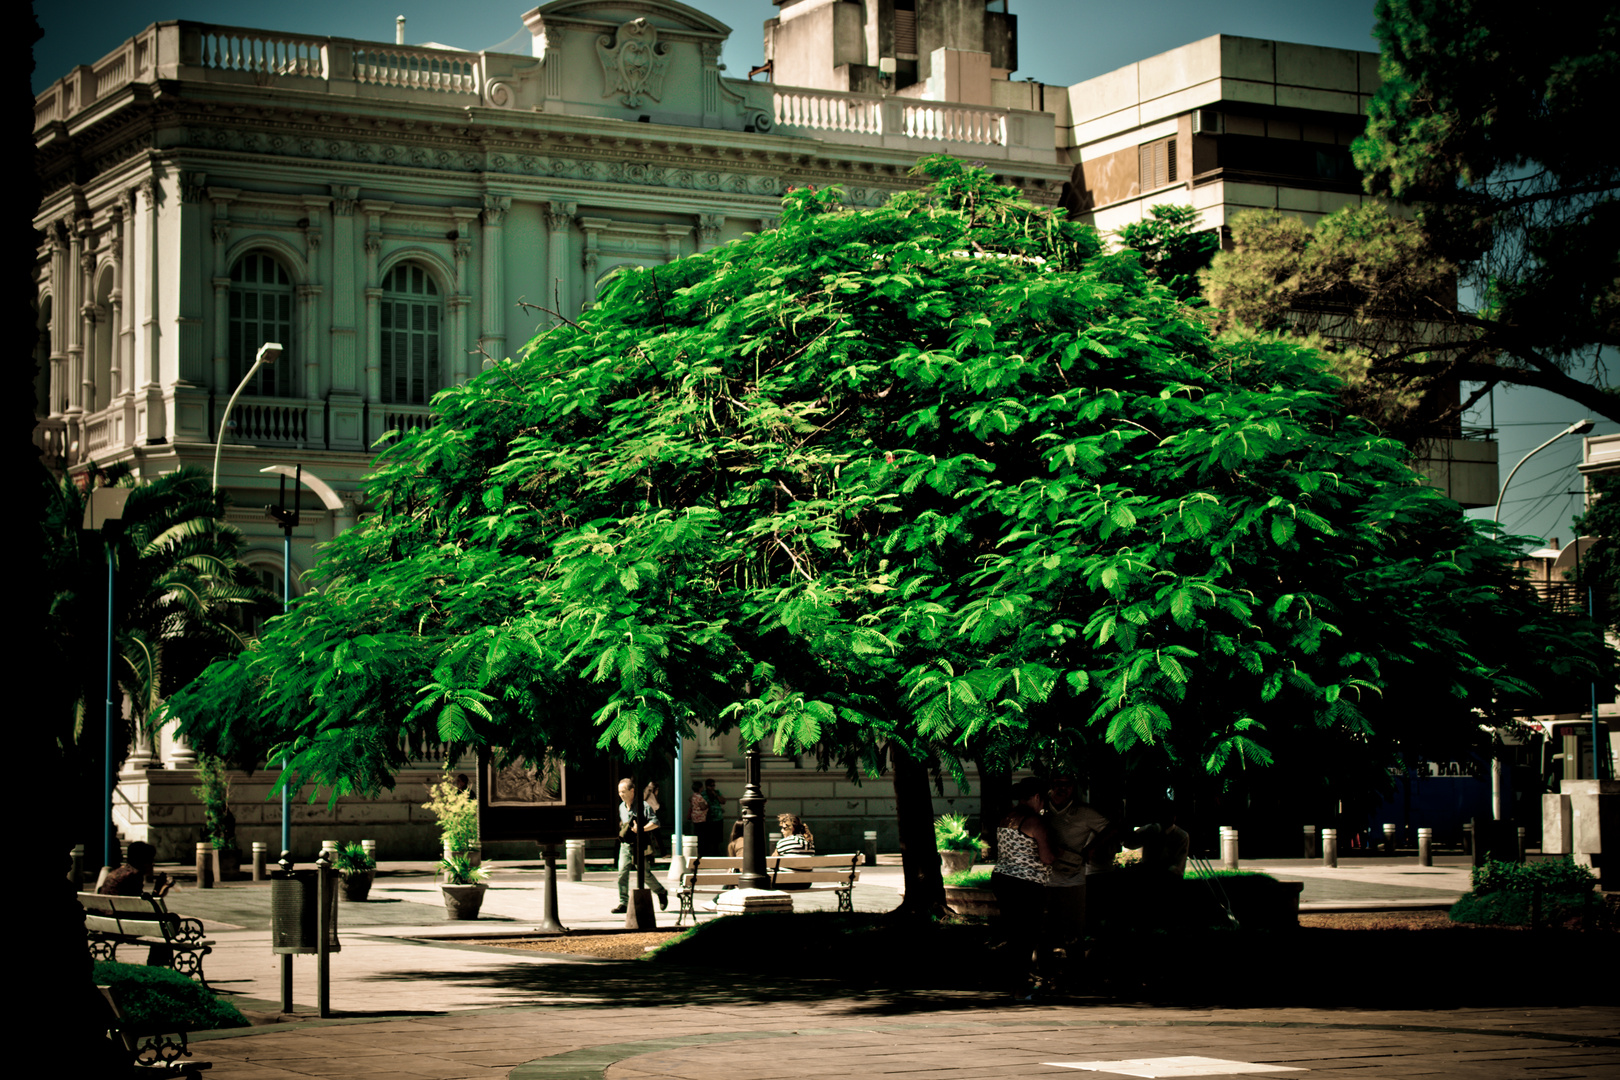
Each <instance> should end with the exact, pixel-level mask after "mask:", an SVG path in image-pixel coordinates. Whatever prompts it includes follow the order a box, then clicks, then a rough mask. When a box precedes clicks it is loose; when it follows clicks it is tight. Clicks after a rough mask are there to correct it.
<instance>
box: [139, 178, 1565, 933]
mask: <svg viewBox="0 0 1620 1080" xmlns="http://www.w3.org/2000/svg"><path fill="white" fill-rule="evenodd" d="M922 169H923V170H924V172H925V174H926V178H927V180H928V184H927V186H926V187H925V188H923V189H921V190H917V191H913V192H909V193H905V194H901V195H898V196H896V197H895V198H894V199H893V200H891V202H890V203H889V204H888V205H887V206H885V207H883V208H881V209H876V210H862V211H846V210H843V209H842V208H840V206H839V203H838V193H837V191H836V190H828V191H812V190H802V191H797V192H794V193H792V194H790V195H789V196H788V197H787V198H786V199H785V200H784V204H783V215H782V219H781V227H780V228H779V229H777V230H775V231H773V232H769V233H763V234H760V235H756V236H753V237H750V238H748V239H746V240H742V241H738V242H734V243H732V244H729V245H726V246H724V247H722V248H719V249H717V250H715V251H712V252H709V253H705V254H702V255H697V256H693V257H690V258H686V259H682V260H679V261H677V262H674V263H671V264H669V265H666V266H656V267H650V268H646V269H640V270H628V271H626V272H624V273H622V274H620V275H618V276H617V277H616V278H614V279H613V280H611V281H610V282H609V283H607V284H606V285H605V286H604V288H603V290H602V293H601V296H600V299H599V301H598V303H597V305H596V306H595V307H594V308H593V309H591V310H589V311H587V312H585V313H584V314H583V315H582V316H581V317H580V319H579V320H578V322H577V323H574V322H569V321H566V320H565V321H564V322H563V324H562V325H560V326H558V327H557V328H556V329H553V330H550V331H548V332H546V333H544V334H542V335H541V336H539V337H538V338H536V339H535V340H534V341H533V342H532V343H531V344H530V345H529V347H528V348H527V349H526V350H525V351H524V353H523V355H522V356H520V357H519V358H518V359H517V360H515V361H512V362H499V363H496V364H494V365H493V366H492V367H491V368H490V369H489V370H487V371H485V372H484V373H483V374H481V375H480V376H479V377H477V378H476V379H474V380H472V381H471V382H470V383H468V384H467V385H465V386H459V387H455V388H453V389H450V390H447V391H445V392H444V393H442V394H441V395H439V396H438V397H437V398H436V399H435V410H436V412H437V413H438V416H439V418H440V419H439V422H438V423H437V424H435V425H434V426H433V427H432V428H430V429H427V430H425V431H422V432H418V433H412V434H408V435H406V436H405V437H404V438H403V439H401V440H400V441H399V442H398V444H396V445H394V446H393V447H391V448H390V449H389V450H388V451H387V452H386V453H384V454H383V456H382V457H381V458H380V460H379V461H378V463H377V468H376V471H375V473H374V475H373V477H372V479H371V481H370V495H369V497H368V503H367V505H368V506H370V507H374V508H375V512H374V513H373V514H371V515H370V516H368V517H367V518H366V519H365V520H364V521H363V522H361V523H360V524H359V525H358V526H357V527H356V528H354V529H351V530H350V531H349V532H347V533H345V534H343V535H342V536H340V537H338V538H337V539H336V540H335V541H334V542H333V543H332V544H331V545H330V546H329V547H328V548H326V550H325V553H324V555H323V559H322V562H321V563H320V564H319V565H318V566H317V567H316V568H315V570H314V572H313V576H314V578H315V580H316V586H317V587H316V588H315V589H313V590H312V591H311V592H310V593H309V594H308V595H306V596H305V597H303V598H302V599H300V600H299V601H298V602H297V603H296V604H295V606H294V609H293V611H292V612H291V613H290V614H289V615H288V616H287V617H285V618H282V619H277V620H274V621H273V622H272V623H270V624H269V626H268V627H267V628H266V630H265V632H264V633H263V634H262V635H261V637H260V639H259V640H258V642H257V644H256V647H255V648H253V649H252V650H250V651H249V652H247V653H245V654H244V655H243V656H241V657H240V658H237V659H235V660H233V661H230V662H228V663H223V664H220V665H216V667H215V668H213V669H212V670H210V672H209V673H208V674H207V675H206V676H205V677H204V678H203V679H201V680H199V681H198V682H197V683H195V684H193V685H192V686H191V687H189V688H187V689H186V690H185V691H183V692H182V693H180V694H178V695H176V696H175V697H174V699H173V700H172V701H171V706H172V709H173V711H174V712H175V713H176V714H177V715H179V716H180V717H182V719H183V722H184V730H185V731H186V732H187V733H188V734H189V735H190V736H191V737H192V738H194V739H195V740H196V741H197V742H198V743H199V745H202V746H204V747H207V748H209V749H221V750H223V751H225V752H226V753H227V754H229V755H231V756H235V757H237V758H238V759H248V758H256V759H259V760H263V759H264V758H265V757H266V756H267V755H268V754H269V753H271V752H274V753H276V754H280V753H281V752H282V748H283V747H285V749H287V750H288V751H290V753H291V754H292V762H293V769H294V771H295V772H296V773H297V774H298V775H299V776H300V777H301V778H302V779H303V780H306V781H313V782H315V783H317V784H320V785H323V786H327V787H330V788H331V789H332V790H333V791H334V792H343V791H349V790H355V789H357V788H367V787H374V786H378V785H385V784H388V783H389V782H390V781H391V774H392V770H394V769H397V768H398V767H400V766H401V765H403V764H404V762H405V761H406V759H407V754H408V748H409V746H410V744H411V743H412V742H413V741H418V740H422V739H424V738H433V737H437V738H440V739H443V740H446V741H449V742H451V743H453V744H456V745H458V746H463V747H465V746H468V745H472V744H490V745H495V746H502V747H507V748H511V749H512V750H514V751H515V752H517V753H520V754H524V755H534V754H537V753H538V752H539V751H541V750H542V749H543V748H545V747H548V746H549V747H552V748H554V749H557V748H561V749H563V751H564V752H565V753H566V752H568V751H569V750H579V751H583V750H587V749H589V748H592V747H594V746H602V747H607V748H611V749H612V750H614V751H615V752H617V753H620V754H622V755H623V756H625V757H627V758H630V759H636V758H640V757H642V756H644V755H647V754H649V753H651V752H653V751H655V750H659V749H662V748H667V747H668V745H669V742H670V740H671V738H672V736H673V733H674V732H676V731H677V730H691V729H693V728H695V727H697V726H699V725H702V726H706V727H709V728H712V729H724V728H729V727H733V726H735V727H738V728H740V730H741V735H742V738H743V739H744V741H745V742H751V741H754V740H765V741H767V742H768V743H774V745H776V746H778V747H782V748H790V749H792V750H795V751H797V750H804V751H808V752H812V753H815V754H817V755H818V757H819V759H820V761H821V762H822V763H823V764H824V765H831V764H834V763H837V764H841V765H842V766H844V767H845V768H847V769H849V770H851V771H854V772H858V773H860V772H864V773H866V774H868V775H870V774H873V773H874V772H876V771H877V770H878V768H879V767H880V763H881V761H882V760H883V755H887V760H888V761H889V763H890V764H892V765H893V773H894V780H895V784H896V793H897V798H898V800H899V802H900V808H901V809H900V813H901V830H902V843H903V844H907V845H908V846H907V847H906V848H905V852H906V858H907V877H908V902H910V898H911V894H912V887H913V886H915V887H916V889H917V890H918V893H919V895H918V901H919V902H926V901H927V899H928V897H929V895H930V893H929V889H930V888H932V889H934V890H936V891H937V888H938V863H937V860H936V859H935V858H934V856H933V842H932V837H931V834H930V833H929V831H928V818H927V814H928V809H927V790H926V774H921V776H922V783H921V786H919V785H918V784H917V783H916V780H917V778H918V776H919V769H920V767H921V765H922V763H924V762H926V761H927V760H928V759H929V758H930V757H931V756H932V755H935V754H944V755H945V756H946V760H947V762H948V761H949V759H950V757H951V756H953V755H962V754H969V753H977V752H978V750H979V749H980V748H983V747H985V746H994V747H995V748H996V750H997V753H998V754H999V755H1000V756H1001V757H1002V758H1003V759H1004V760H1008V761H1010V762H1011V763H1012V764H1015V765H1024V764H1040V765H1043V766H1047V767H1055V768H1076V769H1079V770H1081V771H1085V770H1088V769H1089V770H1092V771H1097V770H1099V769H1102V768H1104V767H1105V766H1107V767H1113V766H1116V765H1118V764H1119V763H1120V762H1122V761H1127V760H1144V761H1151V762H1153V763H1155V767H1163V768H1166V769H1171V770H1180V772H1181V773H1182V774H1184V775H1189V776H1191V775H1199V776H1211V777H1214V778H1216V779H1217V781H1218V782H1224V781H1228V780H1233V779H1236V778H1240V777H1242V776H1243V775H1245V773H1246V771H1247V770H1251V769H1253V768H1255V767H1258V766H1262V765H1266V764H1269V763H1271V762H1273V761H1275V760H1278V759H1279V758H1287V759H1288V760H1290V762H1291V763H1293V764H1295V765H1300V766H1304V765H1305V763H1306V762H1307V761H1308V763H1309V764H1308V768H1310V769H1311V770H1313V771H1314V770H1318V769H1320V768H1321V767H1322V760H1321V755H1322V754H1323V753H1324V752H1325V751H1327V752H1329V757H1330V759H1331V761H1332V762H1333V763H1330V765H1329V769H1332V768H1334V767H1336V764H1344V763H1346V762H1350V761H1351V760H1352V759H1353V760H1354V763H1355V766H1357V767H1359V766H1365V765H1367V764H1368V763H1369V762H1373V761H1381V759H1380V758H1379V755H1383V754H1387V751H1388V749H1389V747H1390V746H1392V745H1394V744H1395V743H1396V742H1397V741H1398V740H1400V739H1406V738H1417V737H1419V736H1420V735H1434V736H1439V735H1446V736H1448V737H1462V738H1467V737H1468V733H1469V732H1474V731H1477V724H1478V715H1477V713H1476V712H1475V710H1478V709H1484V710H1486V711H1489V709H1490V707H1491V706H1490V702H1491V700H1492V697H1493V695H1494V694H1495V693H1496V692H1497V691H1499V690H1504V689H1509V688H1516V689H1530V688H1531V684H1533V683H1534V682H1535V681H1536V680H1537V679H1540V678H1542V677H1543V676H1549V677H1550V676H1551V675H1552V674H1555V673H1565V672H1568V671H1569V670H1571V669H1572V668H1574V667H1577V666H1579V665H1581V664H1583V663H1586V662H1589V661H1590V659H1591V658H1592V656H1593V655H1594V653H1595V650H1596V648H1597V646H1596V645H1595V644H1594V643H1593V641H1592V640H1589V639H1582V638H1579V636H1578V635H1577V634H1576V633H1575V632H1574V630H1573V629H1572V627H1573V624H1571V623H1569V622H1567V621H1560V620H1555V619H1553V618H1551V617H1550V616H1549V615H1547V614H1546V613H1545V612H1544V611H1543V610H1542V609H1539V608H1538V607H1536V606H1535V605H1534V604H1533V603H1529V602H1526V601H1525V600H1524V599H1523V598H1522V597H1520V596H1518V595H1517V594H1515V593H1514V592H1513V591H1512V590H1511V589H1505V588H1502V587H1501V586H1506V585H1509V584H1510V583H1511V574H1510V571H1509V569H1508V566H1509V559H1510V557H1511V552H1509V551H1508V550H1507V549H1506V548H1504V547H1502V546H1500V545H1499V544H1497V543H1496V542H1495V541H1493V540H1490V539H1488V538H1485V537H1483V536H1482V535H1480V534H1479V533H1477V532H1476V530H1475V528H1474V526H1473V525H1472V524H1471V523H1469V522H1468V521H1467V520H1465V519H1464V518H1463V517H1462V516H1461V514H1460V513H1459V512H1458V510H1457V508H1456V506H1455V504H1452V503H1450V502H1449V501H1447V500H1445V499H1444V498H1443V497H1442V496H1440V495H1439V494H1438V493H1437V492H1434V491H1432V490H1430V489H1428V488H1425V487H1423V486H1421V484H1420V483H1419V481H1418V478H1417V477H1416V476H1415V475H1414V474H1413V473H1412V472H1411V471H1410V470H1409V469H1408V468H1407V467H1406V466H1405V465H1404V464H1403V463H1402V458H1403V456H1404V451H1403V449H1402V448H1401V447H1400V446H1399V445H1398V444H1395V443H1393V442H1389V441H1386V440H1384V439H1382V438H1381V437H1379V436H1378V435H1376V434H1375V433H1374V432H1373V431H1372V430H1371V429H1370V428H1368V427H1367V426H1366V425H1365V424H1364V423H1362V422H1361V421H1359V420H1357V419H1355V418H1350V417H1346V416H1345V415H1344V413H1343V412H1342V411H1341V410H1340V409H1339V407H1338V404H1337V402H1336V398H1335V393H1336V389H1337V383H1336V381H1335V380H1334V378H1333V377H1332V376H1331V375H1330V374H1329V373H1328V372H1327V371H1326V370H1325V368H1324V365H1323V363H1322V361H1321V358H1320V357H1319V356H1318V355H1317V354H1316V353H1315V352H1313V351H1311V350H1309V349H1305V348H1301V347H1298V346H1296V345H1294V344H1291V343H1288V342H1281V341H1274V340H1259V339H1254V340H1249V341H1245V342H1240V343H1237V344H1233V345H1229V344H1223V343H1219V342H1217V341H1215V340H1214V339H1213V338H1212V337H1211V335H1210V333H1209V331H1208V329H1207V327H1206V326H1205V325H1204V323H1203V322H1201V321H1199V320H1197V319H1195V318H1192V317H1190V315H1189V313H1188V311H1187V309H1185V308H1184V307H1183V306H1182V305H1181V304H1179V303H1178V302H1177V300H1176V298H1175V297H1174V296H1173V295H1172V294H1171V293H1170V292H1168V291H1167V290H1166V289H1164V288H1163V287H1161V286H1160V285H1158V284H1156V283H1154V282H1153V281H1151V280H1150V279H1149V278H1148V277H1147V275H1145V274H1144V272H1143V270H1142V268H1141V266H1140V264H1139V262H1138V259H1137V257H1136V256H1135V254H1134V253H1130V252H1125V253H1117V254H1107V253H1104V252H1103V251H1102V248H1101V245H1100V243H1099V241H1098V239H1097V237H1096V234H1095V233H1094V232H1093V231H1092V230H1090V229H1089V228H1086V227H1083V226H1080V225H1076V224H1073V223H1070V222H1068V221H1066V220H1064V219H1063V218H1062V217H1061V216H1054V215H1051V214H1049V213H1046V212H1044V211H1041V210H1038V209H1036V208H1033V207H1031V206H1030V205H1029V204H1027V203H1026V202H1024V201H1023V200H1022V199H1021V198H1020V197H1019V196H1018V195H1017V193H1016V192H1015V191H1013V190H1011V189H1006V188H1002V187H999V186H997V185H995V184H994V183H993V182H992V181H991V180H990V178H989V177H988V175H987V174H985V173H983V172H982V171H981V170H977V169H972V168H968V167H965V166H963V165H961V164H960V163H957V162H955V161H952V160H951V159H948V158H935V159H930V160H929V161H927V162H926V163H925V164H924V166H922ZM1392 700H1393V702H1394V703H1393V704H1392ZM1396 716H1399V717H1400V720H1399V722H1398V723H1397V722H1395V721H1394V720H1393V719H1391V718H1393V717H1396ZM1380 718H1383V720H1387V721H1389V722H1388V723H1383V722H1382V721H1381V720H1380ZM1334 754H1336V755H1337V756H1336V757H1334V756H1333V755H1334ZM1346 767H1351V766H1349V765H1346ZM919 804H920V819H919ZM919 820H920V824H919ZM929 875H932V877H931V879H930V877H929ZM930 881H931V884H930Z"/></svg>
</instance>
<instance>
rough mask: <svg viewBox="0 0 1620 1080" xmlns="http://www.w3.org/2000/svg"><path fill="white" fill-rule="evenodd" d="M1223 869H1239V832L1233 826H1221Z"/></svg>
mask: <svg viewBox="0 0 1620 1080" xmlns="http://www.w3.org/2000/svg"><path fill="white" fill-rule="evenodd" d="M1221 868H1222V869H1223V870H1236V869H1237V868H1238V831H1237V829H1236V828H1234V827H1233V826H1231V825H1222V826H1221Z"/></svg>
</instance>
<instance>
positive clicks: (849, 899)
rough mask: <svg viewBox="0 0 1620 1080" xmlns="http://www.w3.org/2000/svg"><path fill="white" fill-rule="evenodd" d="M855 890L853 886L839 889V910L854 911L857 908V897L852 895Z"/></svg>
mask: <svg viewBox="0 0 1620 1080" xmlns="http://www.w3.org/2000/svg"><path fill="white" fill-rule="evenodd" d="M854 891H855V890H854V887H853V886H852V887H850V888H847V889H839V890H838V910H839V911H848V912H854V910H855V898H854V896H853V895H852V894H853V893H854Z"/></svg>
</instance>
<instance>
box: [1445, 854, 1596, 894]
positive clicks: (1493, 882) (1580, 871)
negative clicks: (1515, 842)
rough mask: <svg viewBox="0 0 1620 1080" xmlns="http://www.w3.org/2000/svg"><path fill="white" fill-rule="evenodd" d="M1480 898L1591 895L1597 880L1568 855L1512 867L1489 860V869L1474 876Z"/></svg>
mask: <svg viewBox="0 0 1620 1080" xmlns="http://www.w3.org/2000/svg"><path fill="white" fill-rule="evenodd" d="M1470 881H1471V882H1472V884H1473V886H1474V892H1475V893H1476V894H1480V895H1483V894H1486V893H1495V892H1521V893H1526V894H1528V893H1532V892H1534V891H1535V890H1536V889H1538V888H1539V889H1541V891H1542V892H1545V893H1584V892H1590V891H1591V889H1592V886H1593V885H1595V884H1596V883H1597V879H1596V878H1595V877H1593V876H1592V871H1590V870H1588V869H1587V868H1586V867H1584V866H1581V865H1579V864H1577V863H1576V862H1575V860H1574V859H1573V858H1571V857H1570V856H1568V855H1565V856H1564V857H1563V858H1560V859H1541V860H1538V861H1536V862H1527V863H1512V862H1499V861H1497V860H1496V859H1487V860H1486V861H1485V865H1483V866H1476V867H1474V870H1473V873H1472V874H1471V876H1470Z"/></svg>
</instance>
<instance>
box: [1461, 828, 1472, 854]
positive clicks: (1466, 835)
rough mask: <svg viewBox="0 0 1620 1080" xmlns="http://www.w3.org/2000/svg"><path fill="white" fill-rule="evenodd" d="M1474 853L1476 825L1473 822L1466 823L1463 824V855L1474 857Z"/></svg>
mask: <svg viewBox="0 0 1620 1080" xmlns="http://www.w3.org/2000/svg"><path fill="white" fill-rule="evenodd" d="M1473 853H1474V823H1473V822H1472V821H1465V822H1463V854H1464V855H1472V854H1473Z"/></svg>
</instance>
